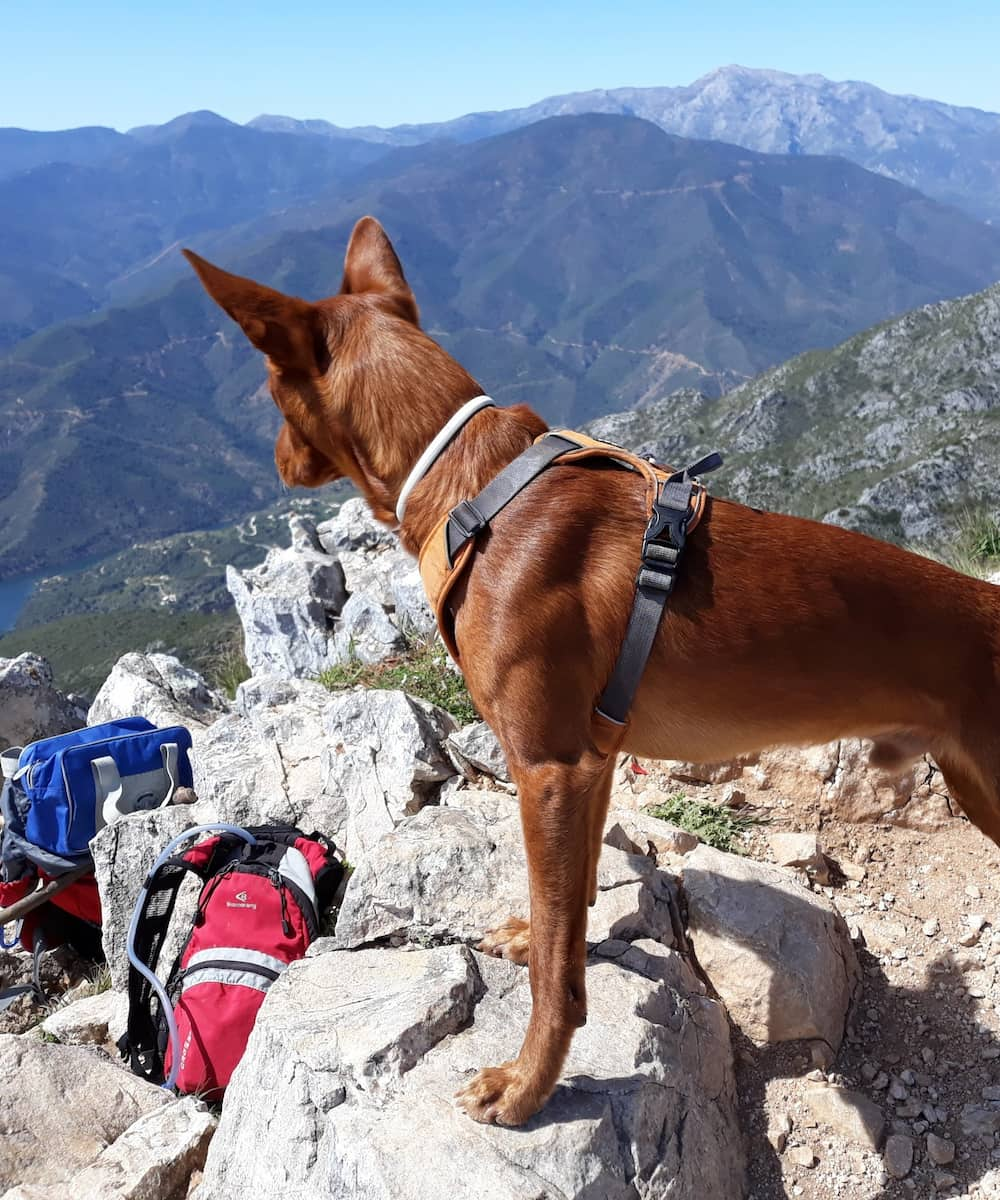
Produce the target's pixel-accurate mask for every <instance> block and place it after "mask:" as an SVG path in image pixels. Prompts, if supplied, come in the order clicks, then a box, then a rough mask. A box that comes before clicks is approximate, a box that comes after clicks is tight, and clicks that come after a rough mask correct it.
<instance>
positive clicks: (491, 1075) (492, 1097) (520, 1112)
mask: <svg viewBox="0 0 1000 1200" xmlns="http://www.w3.org/2000/svg"><path fill="white" fill-rule="evenodd" d="M455 1099H456V1100H457V1101H458V1106H459V1108H461V1109H463V1110H464V1111H465V1112H466V1113H467V1114H468V1115H469V1116H470V1117H471V1118H472V1119H473V1120H474V1121H479V1122H480V1123H481V1124H483V1125H523V1124H524V1122H525V1121H527V1120H528V1118H529V1117H533V1116H534V1115H535V1113H536V1112H537V1111H538V1109H539V1107H540V1105H539V1104H538V1103H537V1102H535V1101H534V1100H533V1099H532V1098H531V1097H530V1096H529V1095H528V1094H527V1089H526V1088H525V1086H524V1083H523V1081H522V1079H521V1074H520V1072H519V1071H518V1069H517V1064H516V1063H513V1062H508V1063H504V1064H503V1065H502V1066H500V1067H484V1068H483V1069H482V1070H481V1071H480V1072H479V1073H478V1074H477V1075H475V1076H474V1077H473V1078H472V1079H471V1080H470V1081H469V1082H468V1083H467V1084H466V1085H465V1087H464V1088H461V1089H460V1090H459V1091H457V1092H456V1093H455Z"/></svg>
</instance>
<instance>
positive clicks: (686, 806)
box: [646, 792, 764, 854]
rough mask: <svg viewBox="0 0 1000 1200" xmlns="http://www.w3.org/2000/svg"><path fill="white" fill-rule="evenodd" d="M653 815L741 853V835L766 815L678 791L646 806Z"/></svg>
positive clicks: (718, 848)
mask: <svg viewBox="0 0 1000 1200" xmlns="http://www.w3.org/2000/svg"><path fill="white" fill-rule="evenodd" d="M646 811H647V812H648V813H649V814H650V816H653V817H659V818H660V819H661V820H662V821H669V822H670V823H671V825H677V826H678V827H679V828H681V829H686V830H687V831H688V833H693V834H695V836H696V837H700V838H701V840H702V841H703V842H705V843H706V844H707V845H709V846H714V847H715V849H716V850H725V851H726V852H727V853H730V854H732V853H736V854H740V853H742V851H741V848H740V844H739V839H740V836H741V835H742V834H744V833H746V832H747V831H748V830H749V829H751V828H752V827H753V826H754V825H762V824H763V823H764V822H763V819H762V818H760V817H751V816H748V815H745V814H741V813H738V812H734V811H733V809H731V808H727V807H726V806H725V805H724V804H713V803H712V802H711V801H709V800H693V799H691V798H690V797H688V796H685V795H684V793H683V792H678V793H677V795H676V796H671V797H670V799H669V800H665V801H664V802H663V803H662V804H654V805H652V806H651V807H650V808H648V809H647V810H646Z"/></svg>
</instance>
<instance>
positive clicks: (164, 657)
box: [87, 654, 229, 738]
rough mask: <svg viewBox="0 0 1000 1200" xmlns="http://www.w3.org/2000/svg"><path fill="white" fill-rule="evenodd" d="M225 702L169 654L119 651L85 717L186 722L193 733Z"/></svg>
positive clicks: (91, 720)
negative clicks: (141, 718)
mask: <svg viewBox="0 0 1000 1200" xmlns="http://www.w3.org/2000/svg"><path fill="white" fill-rule="evenodd" d="M228 711H229V704H228V703H227V702H226V700H225V698H224V697H223V696H221V695H220V694H219V693H218V692H215V691H213V690H212V689H211V688H210V687H209V686H208V684H207V683H206V682H205V680H204V679H203V678H202V677H201V676H200V675H199V674H198V672H197V671H192V670H191V668H190V667H185V666H183V665H182V664H181V663H180V662H179V661H178V660H177V659H176V658H174V657H173V655H170V654H124V655H122V657H121V658H120V659H119V660H118V661H117V662H116V663H115V665H114V668H113V669H112V671H111V674H110V675H109V676H108V677H107V679H106V680H105V681H104V683H103V684H102V685H101V689H100V691H99V692H98V693H97V695H96V696H95V697H94V703H93V704H92V705H91V706H90V712H89V713H88V714H87V721H88V723H89V724H91V725H100V724H102V723H103V722H105V721H115V720H118V719H120V718H121V717H145V718H146V719H147V720H148V721H152V722H153V724H154V725H160V726H164V725H186V726H187V728H188V729H190V730H191V733H192V735H193V736H194V737H195V738H197V737H199V736H200V734H201V733H202V731H203V730H205V729H207V728H208V726H209V725H211V724H212V723H213V721H216V720H218V718H219V717H221V716H222V715H223V714H224V713H226V712H228Z"/></svg>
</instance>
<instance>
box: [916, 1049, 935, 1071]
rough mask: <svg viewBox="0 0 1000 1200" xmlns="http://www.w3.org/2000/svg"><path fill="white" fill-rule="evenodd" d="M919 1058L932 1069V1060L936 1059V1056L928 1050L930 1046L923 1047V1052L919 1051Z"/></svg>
mask: <svg viewBox="0 0 1000 1200" xmlns="http://www.w3.org/2000/svg"><path fill="white" fill-rule="evenodd" d="M920 1057H921V1058H922V1059H923V1060H924V1062H925V1063H926V1064H927V1065H928V1066H929V1067H933V1066H934V1059H935V1058H936V1057H937V1055H936V1054H935V1053H934V1051H933V1050H932V1049H931V1048H930V1046H925V1047H924V1048H923V1050H921V1051H920Z"/></svg>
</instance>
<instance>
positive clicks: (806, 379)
mask: <svg viewBox="0 0 1000 1200" xmlns="http://www.w3.org/2000/svg"><path fill="white" fill-rule="evenodd" d="M998 347H1000V285H997V286H995V287H991V288H988V289H987V290H986V291H984V292H979V293H977V294H976V295H973V296H966V297H963V298H962V299H960V300H951V301H945V302H943V303H941V304H932V305H927V306H926V307H924V308H918V309H916V310H914V311H913V312H909V313H906V314H905V315H904V316H902V317H898V318H897V319H895V320H892V321H888V322H886V323H885V324H882V325H878V326H876V327H875V328H874V329H870V330H868V331H867V332H865V333H862V334H859V335H858V336H857V337H853V338H851V339H850V340H849V341H847V342H844V343H843V344H842V345H840V346H838V347H837V348H836V349H834V350H817V351H813V352H810V353H808V354H803V355H801V356H799V357H798V358H794V359H792V360H791V361H790V362H788V363H785V364H784V365H782V366H780V367H776V368H775V369H774V370H771V371H767V372H765V373H764V374H763V375H761V376H760V377H759V378H757V379H755V380H753V381H752V382H750V383H748V384H744V385H743V386H741V387H738V388H736V389H735V390H733V391H731V392H729V393H728V394H727V395H725V396H723V397H720V398H716V399H710V398H708V397H706V396H703V395H700V394H699V393H697V392H693V391H684V392H678V393H675V394H674V395H672V396H669V397H667V398H666V399H665V400H661V401H658V402H657V403H654V404H651V405H649V406H648V407H646V408H642V409H639V410H637V411H633V412H623V413H619V414H615V415H613V416H608V417H603V418H600V419H599V420H597V421H594V422H593V423H592V424H591V425H590V426H589V429H590V432H591V433H593V434H595V436H597V437H605V438H608V439H610V440H611V441H615V442H620V443H622V444H624V445H627V446H631V447H636V448H638V449H640V450H641V451H642V452H645V453H651V454H653V455H654V456H656V457H659V458H662V459H663V460H664V461H667V462H676V463H677V465H681V464H682V463H684V462H689V461H693V460H694V459H695V458H697V457H700V455H701V454H703V453H705V452H706V451H708V450H713V449H720V450H722V451H723V452H724V454H725V456H726V469H725V472H724V473H723V474H720V475H719V476H718V477H717V478H718V483H717V484H716V486H715V490H717V491H718V492H719V493H720V494H722V495H726V496H731V497H732V498H734V499H737V500H741V501H743V502H744V503H747V504H752V505H755V506H757V507H760V508H770V509H774V510H777V511H779V512H793V513H796V514H798V515H801V516H807V517H813V518H815V519H817V520H824V521H829V522H833V523H835V524H838V525H845V526H848V527H850V528H856V529H862V530H865V531H867V532H869V533H874V534H876V535H878V536H881V537H888V538H890V539H891V540H895V541H901V542H904V543H906V544H909V545H921V544H923V545H935V544H940V543H943V542H952V541H954V539H955V534H956V530H957V527H958V525H959V523H960V521H961V518H962V516H963V514H964V513H966V512H968V511H969V510H975V509H980V508H981V509H983V510H985V511H988V512H990V513H995V512H996V511H997V510H998V508H1000V424H998V421H997V414H998V413H1000V349H998Z"/></svg>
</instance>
